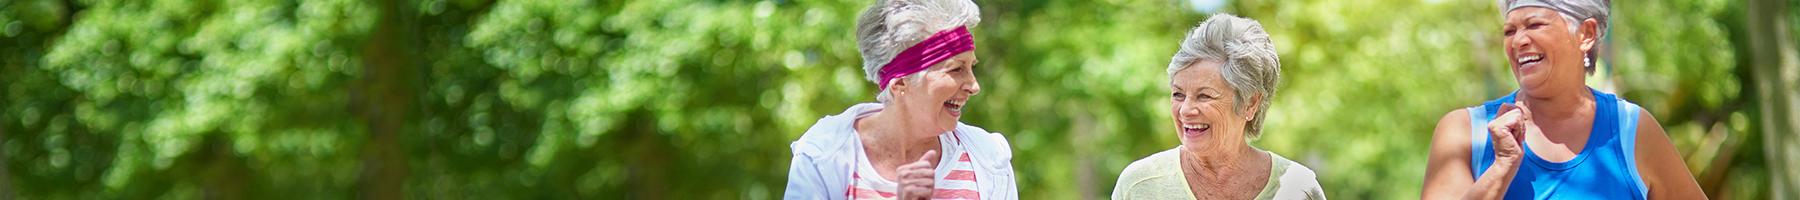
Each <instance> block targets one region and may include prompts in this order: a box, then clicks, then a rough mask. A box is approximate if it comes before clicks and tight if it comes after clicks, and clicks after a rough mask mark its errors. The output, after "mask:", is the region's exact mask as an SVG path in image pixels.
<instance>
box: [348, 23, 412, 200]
mask: <svg viewBox="0 0 1800 200" xmlns="http://www.w3.org/2000/svg"><path fill="white" fill-rule="evenodd" d="M404 1H405V0H378V2H377V3H376V4H378V7H379V8H378V9H379V12H380V13H381V14H380V15H381V19H380V20H379V22H377V26H376V28H375V32H374V33H372V35H370V37H369V40H368V44H366V46H364V50H365V51H364V52H363V64H364V66H363V74H362V78H361V80H358V81H357V84H353V86H352V87H354V88H352V91H353V92H352V94H351V107H352V108H351V109H352V110H355V111H356V112H357V113H358V115H359V116H360V117H361V118H362V120H363V121H364V123H366V125H367V126H368V132H369V135H368V137H369V140H368V141H367V142H366V143H364V144H363V147H362V172H361V174H360V175H359V177H358V180H357V184H358V185H357V189H358V190H360V191H358V192H357V196H358V198H357V199H405V191H404V190H403V189H405V184H406V178H407V171H408V169H407V163H406V162H407V159H406V147H405V146H404V143H403V142H401V138H404V137H403V136H405V135H407V133H410V132H413V131H414V130H416V129H414V128H413V127H412V126H410V125H411V124H412V123H411V120H409V119H410V117H411V116H412V115H414V114H416V113H418V112H417V110H418V106H417V105H415V103H414V102H416V101H415V100H417V99H418V96H417V91H418V90H417V88H418V86H417V85H418V84H419V83H420V82H419V80H423V79H421V78H420V77H419V74H420V72H418V71H419V70H418V69H417V68H415V65H416V64H417V63H419V62H417V61H416V60H415V58H416V57H417V56H416V55H415V53H413V52H414V51H416V50H417V49H419V48H417V47H416V46H415V45H416V44H419V42H418V41H416V40H417V38H420V37H413V36H416V35H417V33H418V32H419V31H418V30H419V29H418V27H419V26H418V25H417V24H418V20H416V19H415V18H413V16H414V15H413V14H414V11H413V10H412V9H408V8H407V7H406V5H411V4H410V3H408V2H404Z"/></svg>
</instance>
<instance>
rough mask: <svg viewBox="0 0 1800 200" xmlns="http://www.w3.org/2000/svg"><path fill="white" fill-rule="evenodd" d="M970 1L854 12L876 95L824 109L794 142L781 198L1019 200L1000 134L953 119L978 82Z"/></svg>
mask: <svg viewBox="0 0 1800 200" xmlns="http://www.w3.org/2000/svg"><path fill="white" fill-rule="evenodd" d="M980 21H981V17H980V11H979V9H978V8H977V7H976V6H975V3H974V2H970V1H969V0H880V1H877V2H876V3H875V5H873V6H870V7H869V8H868V9H867V10H865V11H863V13H862V16H861V17H859V18H858V19H857V23H856V38H857V49H858V50H859V51H861V52H862V57H863V73H864V74H865V75H866V78H867V79H868V80H869V81H871V82H874V83H875V84H876V85H877V86H878V87H879V88H880V91H881V92H880V93H878V94H876V98H875V99H876V101H877V103H863V104H857V105H854V106H851V107H850V108H849V109H848V110H845V111H844V112H843V113H842V114H838V115H832V116H825V117H824V118H821V119H819V121H818V122H817V123H815V124H813V126H812V128H810V129H808V130H807V131H806V134H805V135H803V136H800V139H798V140H795V141H794V143H793V144H792V146H791V147H792V148H793V150H794V157H793V159H792V161H791V162H792V164H791V165H789V166H788V185H787V191H786V192H785V194H784V198H785V199H926V198H930V199H1017V198H1018V191H1017V189H1016V186H1015V184H1014V182H1013V171H1012V150H1011V147H1010V146H1009V145H1008V144H1007V142H1006V138H1005V137H1004V136H1002V135H1000V134H999V133H990V132H987V130H982V129H981V128H980V127H975V126H970V125H967V124H962V123H960V122H958V118H960V117H961V116H962V111H963V106H964V104H965V103H967V102H968V99H969V97H970V96H974V95H975V94H977V93H980V92H981V85H980V84H979V83H977V82H976V81H975V74H974V69H973V67H975V63H976V62H977V60H976V58H975V54H974V50H975V40H974V35H971V34H970V33H969V28H970V27H974V26H975V24H976V23H978V22H980Z"/></svg>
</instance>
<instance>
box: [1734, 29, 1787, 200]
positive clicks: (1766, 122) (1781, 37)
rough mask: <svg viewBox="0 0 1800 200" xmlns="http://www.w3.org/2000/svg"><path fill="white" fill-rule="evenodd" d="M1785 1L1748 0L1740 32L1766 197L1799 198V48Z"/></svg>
mask: <svg viewBox="0 0 1800 200" xmlns="http://www.w3.org/2000/svg"><path fill="white" fill-rule="evenodd" d="M1787 3H1788V2H1786V0H1750V1H1749V3H1748V5H1747V7H1748V8H1747V14H1746V17H1747V18H1748V19H1746V24H1745V29H1746V34H1747V35H1748V36H1749V40H1750V49H1751V51H1750V52H1749V57H1750V60H1751V61H1750V62H1751V64H1750V66H1751V68H1752V69H1751V70H1752V71H1753V72H1754V73H1751V74H1752V77H1751V80H1752V81H1754V82H1755V85H1756V88H1755V91H1756V98H1757V102H1760V104H1761V105H1759V107H1761V108H1760V109H1758V111H1757V112H1760V114H1759V116H1758V117H1759V118H1761V119H1760V121H1759V124H1761V125H1760V126H1759V127H1758V128H1759V129H1761V131H1762V137H1763V140H1762V141H1763V152H1764V153H1765V156H1767V157H1766V158H1767V159H1768V160H1767V162H1768V164H1769V171H1770V176H1769V177H1770V178H1769V179H1770V184H1769V185H1771V186H1772V188H1770V189H1771V190H1770V191H1771V192H1770V193H1771V196H1770V197H1771V198H1772V199H1794V198H1800V182H1797V181H1800V165H1796V164H1800V154H1797V153H1800V136H1796V135H1794V133H1796V132H1797V131H1800V105H1796V103H1797V102H1796V101H1795V100H1797V99H1800V52H1797V51H1796V50H1795V47H1794V45H1795V44H1794V42H1795V41H1794V38H1793V33H1792V32H1789V31H1790V30H1792V29H1791V27H1790V26H1791V25H1792V24H1790V23H1791V22H1789V21H1788V13H1787V12H1788V11H1787V8H1788V6H1787Z"/></svg>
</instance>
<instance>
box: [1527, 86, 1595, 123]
mask: <svg viewBox="0 0 1800 200" xmlns="http://www.w3.org/2000/svg"><path fill="white" fill-rule="evenodd" d="M1518 100H1519V101H1520V103H1522V105H1519V106H1523V107H1525V108H1526V109H1530V110H1531V119H1532V120H1531V121H1532V122H1533V123H1536V124H1538V125H1539V126H1549V127H1564V125H1567V124H1581V123H1590V122H1588V121H1580V119H1592V118H1593V115H1594V94H1593V93H1590V92H1588V89H1587V86H1585V85H1581V86H1579V87H1573V88H1568V89H1562V90H1558V91H1556V92H1555V93H1553V94H1551V95H1547V96H1531V95H1520V98H1519V99H1518Z"/></svg>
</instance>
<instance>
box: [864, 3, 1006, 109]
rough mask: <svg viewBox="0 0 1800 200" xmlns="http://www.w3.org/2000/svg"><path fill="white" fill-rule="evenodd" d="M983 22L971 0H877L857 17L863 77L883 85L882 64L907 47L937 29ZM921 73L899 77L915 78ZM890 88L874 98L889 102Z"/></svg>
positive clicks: (970, 25) (882, 90)
mask: <svg viewBox="0 0 1800 200" xmlns="http://www.w3.org/2000/svg"><path fill="white" fill-rule="evenodd" d="M980 22H981V9H980V8H979V7H976V6H975V2H973V1H969V0H878V1H876V2H875V5H871V6H869V9H867V10H863V12H862V16H861V17H857V18H856V50H857V51H860V52H862V59H863V66H862V68H863V77H864V78H865V79H868V80H869V82H872V83H875V84H876V85H880V84H881V83H879V82H878V81H881V80H880V78H881V77H880V73H881V66H883V65H887V64H888V62H889V61H893V60H894V56H897V55H899V54H900V51H905V50H906V48H909V47H912V46H913V45H916V44H918V43H919V42H920V41H923V40H925V38H926V37H931V35H932V34H936V33H937V32H938V31H942V30H948V29H951V28H956V27H957V26H967V27H970V28H974V27H975V24H976V23H980ZM919 77H920V76H919V73H914V74H911V75H907V76H905V77H902V78H899V79H897V80H900V81H906V82H914V81H918V80H919ZM889 96H890V95H888V89H885V88H884V89H881V91H880V92H879V93H876V95H875V100H876V101H879V102H887V101H888V99H889V98H890V97H889Z"/></svg>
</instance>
